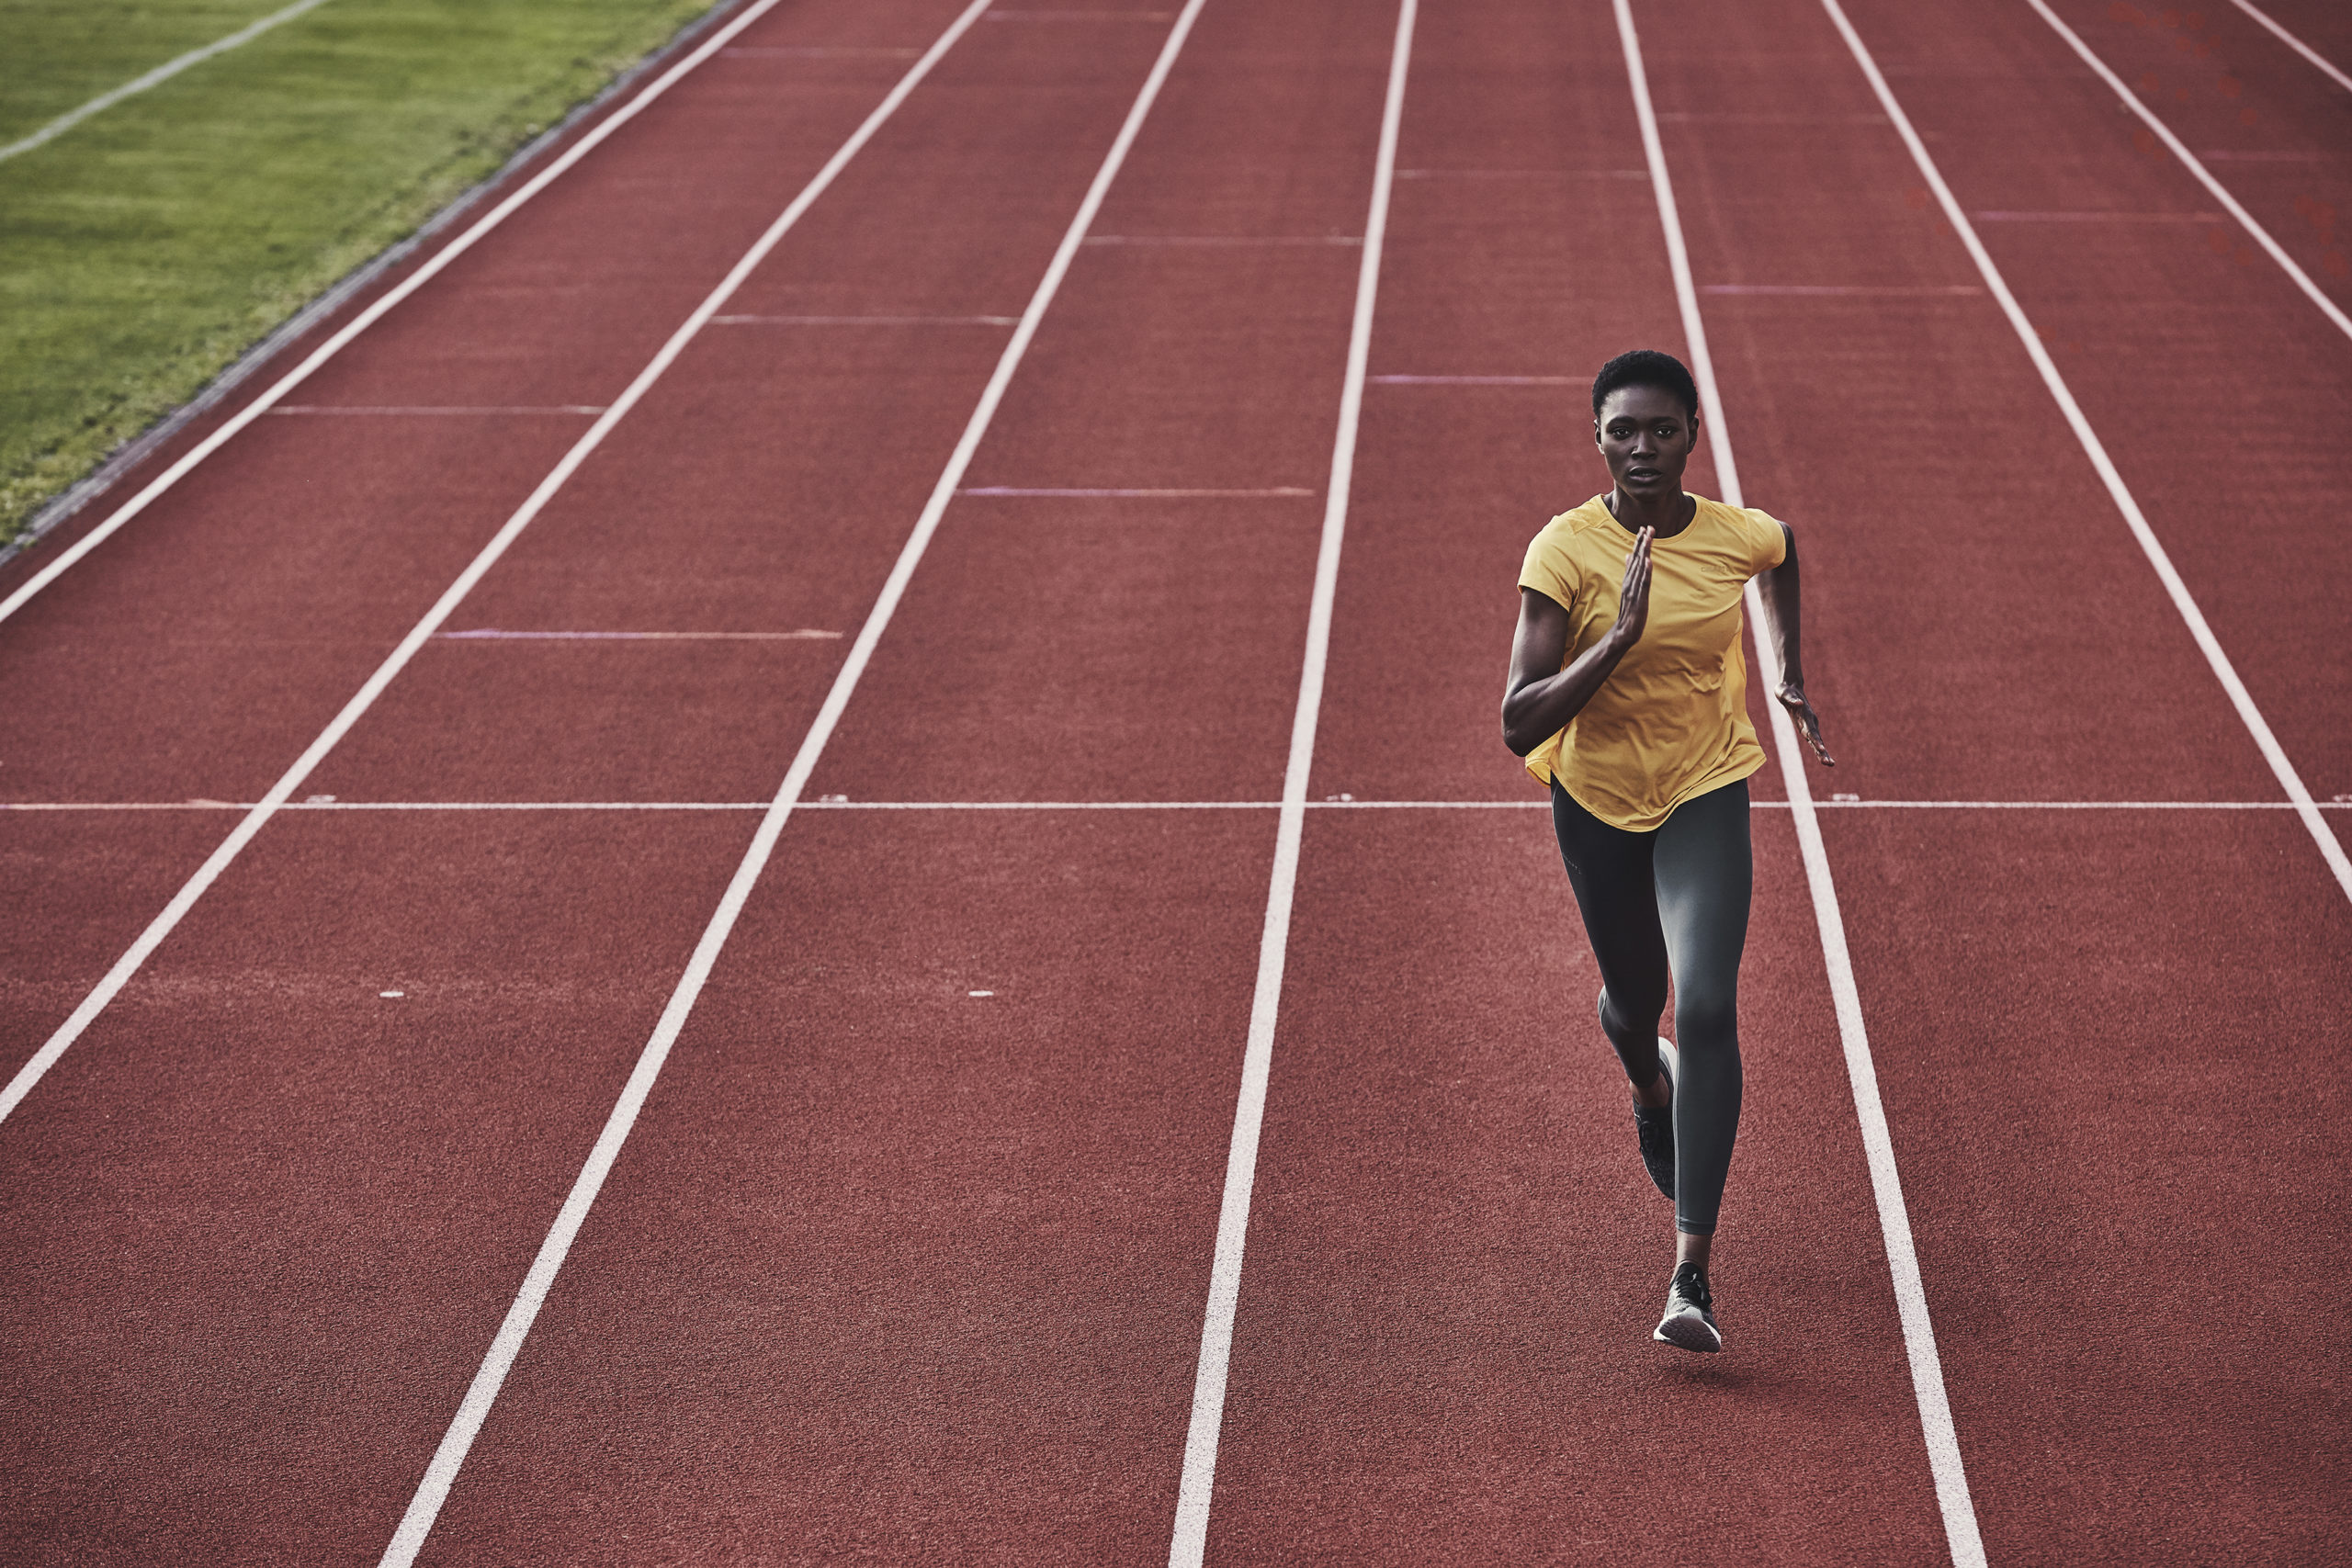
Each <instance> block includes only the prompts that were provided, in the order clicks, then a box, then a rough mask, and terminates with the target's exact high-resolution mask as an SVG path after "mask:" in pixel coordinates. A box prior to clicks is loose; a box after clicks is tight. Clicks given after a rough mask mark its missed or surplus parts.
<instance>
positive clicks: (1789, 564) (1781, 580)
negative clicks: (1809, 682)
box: [1756, 523, 1838, 768]
mask: <svg viewBox="0 0 2352 1568" xmlns="http://www.w3.org/2000/svg"><path fill="white" fill-rule="evenodd" d="M1781 537H1782V538H1783V539H1784V540H1785V541H1786V542H1787V548H1786V550H1785V552H1784V553H1783V554H1782V555H1781V564H1780V565H1778V566H1776V567H1774V568H1772V569H1771V570H1770V571H1767V572H1764V573H1762V574H1761V575H1759V576H1758V578H1757V580H1756V585H1757V589H1758V595H1759V597H1761V598H1762V600H1763V602H1764V625H1763V626H1760V627H1758V631H1759V632H1760V633H1761V634H1762V635H1763V636H1764V637H1769V638H1770V643H1771V648H1772V650H1773V652H1774V654H1775V655H1777V656H1778V659H1779V662H1780V666H1781V683H1780V685H1779V687H1778V688H1777V689H1775V690H1774V692H1773V693H1772V695H1773V697H1774V698H1775V699H1776V700H1777V701H1778V702H1779V703H1780V705H1781V706H1782V707H1784V708H1786V709H1788V710H1789V715H1790V716H1791V717H1792V718H1794V719H1795V720H1796V721H1797V733H1798V734H1800V735H1802V736H1804V743H1805V745H1806V747H1807V748H1808V749H1810V750H1812V752H1813V754H1814V755H1815V757H1816V758H1818V759H1820V761H1821V764H1822V766H1824V767H1826V768H1834V767H1836V766H1837V765H1838V759H1836V758H1835V757H1832V756H1831V755H1830V754H1829V748H1828V747H1826V746H1825V745H1823V744H1822V743H1821V718H1820V716H1818V715H1817V714H1815V712H1814V711H1813V704H1812V703H1810V702H1808V701H1806V700H1805V694H1804V656H1803V639H1802V637H1801V636H1800V626H1801V615H1800V613H1799V602H1798V593H1797V536H1796V530H1794V529H1792V528H1791V527H1790V526H1789V525H1787V524H1785V523H1783V524H1781Z"/></svg>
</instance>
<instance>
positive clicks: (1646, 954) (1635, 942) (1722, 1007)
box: [1552, 779, 1752, 1235]
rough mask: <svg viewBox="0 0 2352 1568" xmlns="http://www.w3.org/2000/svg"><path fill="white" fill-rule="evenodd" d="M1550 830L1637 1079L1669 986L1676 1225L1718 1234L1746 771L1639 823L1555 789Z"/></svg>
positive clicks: (1740, 943) (1735, 1034)
mask: <svg viewBox="0 0 2352 1568" xmlns="http://www.w3.org/2000/svg"><path fill="white" fill-rule="evenodd" d="M1552 826H1553V829H1554V830H1555V831H1556V832H1557V833H1558V834H1559V836H1560V858H1561V859H1562V860H1564V861H1566V862H1567V865H1568V881H1569V883H1570V884H1571V885H1572V886H1574V887H1575V888H1576V890H1577V908H1578V909H1579V910H1581V911H1583V914H1584V930H1585V934H1586V935H1587V936H1589V937H1590V938H1591V939H1592V955H1593V956H1594V957H1595V958H1597V959H1599V960H1600V984H1601V987H1602V989H1601V993H1600V1029H1601V1032H1602V1033H1604V1034H1606V1035H1608V1036H1609V1043H1611V1045H1614V1046H1615V1047H1616V1048H1617V1057H1618V1060H1620V1061H1622V1062H1623V1063H1624V1064H1625V1076H1626V1077H1628V1078H1629V1079H1631V1080H1632V1081H1633V1082H1634V1083H1636V1084H1645V1083H1648V1082H1649V1081H1650V1080H1651V1078H1653V1077H1656V1076H1657V1068H1658V1061H1657V1022H1658V1019H1659V1017H1660V1016H1661V1015H1663V1014H1664V1013H1665V1011H1666V987H1667V981H1668V978H1669V977H1671V979H1672V980H1673V982H1674V1036H1675V1046H1676V1049H1677V1050H1678V1051H1679V1054H1680V1055H1681V1060H1682V1072H1681V1076H1680V1081H1679V1082H1678V1083H1676V1085H1675V1086H1674V1176H1675V1183H1674V1184H1675V1189H1676V1190H1675V1199H1674V1225H1675V1228H1676V1229H1677V1230H1679V1231H1684V1232H1687V1233H1689V1234H1690V1235H1713V1234H1714V1229H1715V1211H1716V1210H1717V1209H1718V1208H1719V1207H1720V1206H1721V1205H1722V1203H1723V1196H1724V1177H1726V1176H1727V1175H1729V1174H1730V1171H1731V1145H1732V1140H1733V1139H1734V1138H1736V1137H1737V1136H1738V1134H1739V1083H1740V1080H1739V955H1740V951H1741V950H1742V949H1743V948H1745V947H1746V946H1747V897H1748V889H1749V885H1750V878H1751V876H1752V870H1751V867H1750V863H1749V860H1748V847H1747V780H1745V779H1742V780H1740V781H1738V782H1737V783H1736V784H1725V785H1724V786H1723V787H1722V788H1721V789H1713V790H1709V791H1708V792H1707V793H1706V794H1704V795H1699V796H1697V797H1696V798H1694V799H1691V800H1686V801H1684V802H1683V803H1682V804H1681V805H1680V806H1678V807H1675V808H1674V814H1673V815H1672V816H1670V817H1668V818H1667V819H1666V821H1665V822H1664V823H1662V824H1660V825H1659V826H1658V828H1657V829H1655V830H1654V831H1651V832H1647V833H1629V832H1627V831H1626V830H1625V829H1623V828H1612V827H1611V826H1610V825H1609V824H1608V823H1606V822H1603V821H1602V820H1600V818H1598V817H1595V816H1594V815H1593V814H1592V813H1591V812H1589V811H1587V810H1586V809H1585V808H1584V807H1581V806H1578V805H1577V803H1576V802H1575V801H1574V800H1572V799H1570V798H1569V796H1568V792H1567V791H1566V790H1564V789H1562V788H1561V787H1560V786H1559V784H1556V783H1555V784H1553V785H1552Z"/></svg>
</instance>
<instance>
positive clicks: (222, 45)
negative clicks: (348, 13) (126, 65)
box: [0, 0, 326, 163]
mask: <svg viewBox="0 0 2352 1568" xmlns="http://www.w3.org/2000/svg"><path fill="white" fill-rule="evenodd" d="M325 4H326V0H295V3H294V4H293V5H291V6H287V7H286V8H285V9H284V10H282V11H272V12H271V13H270V14H269V15H268V16H266V17H262V18H261V20H259V21H257V22H250V23H248V24H246V25H245V26H244V27H242V28H238V29H237V30H236V31H235V32H233V33H231V34H230V35H229V36H228V37H226V38H219V39H213V40H212V41H211V42H210V43H208V44H206V45H205V46H204V47H203V48H201V49H192V50H190V51H187V53H186V54H183V55H181V56H180V57H179V58H178V59H176V60H167V61H165V62H164V63H163V64H161V65H158V66H157V67H155V69H154V70H153V71H150V72H148V73H146V74H145V75H143V76H134V77H132V78H131V79H130V81H128V82H125V83H124V84H123V85H121V86H119V87H117V88H114V89H113V90H112V91H110V92H105V93H100V94H99V95H98V96H96V97H95V98H92V99H91V100H90V101H89V102H88V103H86V104H84V105H83V106H82V107H79V108H75V109H70V110H68V111H67V112H65V113H64V114H62V115H59V116H58V117H57V118H55V119H52V120H51V121H50V122H49V123H48V124H47V125H44V126H42V127H41V128H40V130H36V131H34V132H33V133H32V134H31V135H29V136H27V137H23V138H21V139H19V140H17V141H11V142H9V143H8V144H7V145H6V147H0V163H5V162H6V161H7V160H8V159H10V158H13V157H15V156H16V155H17V153H19V152H31V151H32V150H33V149H34V148H36V147H39V146H41V145H43V144H44V143H47V142H51V141H56V140H57V139H58V138H59V137H61V136H62V135H64V134H65V133H66V132H67V131H69V130H73V129H74V127H75V126H77V125H79V124H81V123H82V122H83V121H84V120H85V119H87V118H90V117H91V116H92V115H94V114H100V113H103V112H104V111H106V110H107V109H110V108H112V107H114V106H115V105H117V104H119V103H120V102H122V100H123V99H125V98H128V97H131V96H136V95H138V94H140V93H143V92H145V91H146V90H147V89H148V88H150V87H156V86H161V85H163V84H164V83H165V82H168V81H170V80H171V79H172V78H173V77H175V76H176V75H178V74H179V73H181V72H183V71H185V70H187V68H188V67H189V66H191V65H201V64H203V63H204V62H206V61H208V60H210V59H211V58H212V57H213V56H215V55H219V54H226V53H228V52H229V51H231V50H232V49H234V48H236V47H237V46H238V45H239V44H243V43H250V42H252V41H253V40H254V39H257V38H259V37H261V35H262V34H264V33H266V32H267V31H269V29H270V28H274V27H277V26H278V25H280V24H281V23H285V22H290V21H292V20H293V19H294V18H295V17H299V16H300V15H301V14H302V13H303V12H305V11H314V10H316V9H318V8H319V7H320V6H323V5H325Z"/></svg>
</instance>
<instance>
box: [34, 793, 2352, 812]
mask: <svg viewBox="0 0 2352 1568" xmlns="http://www.w3.org/2000/svg"><path fill="white" fill-rule="evenodd" d="M256 804H259V802H235V799H134V802H110V799H18V802H0V811H252V808H254V807H256ZM1750 804H1752V807H1755V808H1757V811H1785V808H1788V802H1785V799H1759V802H1750ZM2317 804H2319V808H2322V811H2352V795H2338V797H2335V799H2331V802H2326V799H2324V802H2317ZM767 808H769V802H764V799H332V797H329V799H289V802H285V804H282V807H280V811H767ZM1280 808H1282V802H1280V799H849V797H842V795H819V797H816V799H805V802H799V811H1280ZM1306 808H1307V811H1550V808H1553V802H1547V799H1310V802H1306ZM2293 808H2296V802H2290V799H1853V797H1851V795H1832V797H1830V799H1815V802H1814V811H2293Z"/></svg>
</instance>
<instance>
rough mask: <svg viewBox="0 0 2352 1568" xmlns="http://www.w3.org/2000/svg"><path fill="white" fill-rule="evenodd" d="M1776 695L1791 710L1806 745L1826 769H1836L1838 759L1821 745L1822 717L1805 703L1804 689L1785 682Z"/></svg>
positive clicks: (1809, 704) (1796, 684) (1798, 731)
mask: <svg viewBox="0 0 2352 1568" xmlns="http://www.w3.org/2000/svg"><path fill="white" fill-rule="evenodd" d="M1777 695H1778V696H1779V697H1780V699H1781V706H1782V707H1784V708H1786V709H1788V710H1789V716H1790V717H1792V718H1793V719H1795V720H1796V721H1797V733H1798V734H1800V735H1802V736H1804V743H1805V744H1806V745H1807V746H1808V747H1811V748H1812V750H1813V754H1814V756H1815V759H1816V760H1817V761H1819V762H1820V763H1821V765H1822V766H1823V767H1825V768H1834V767H1836V766H1837V765H1838V759H1837V758H1835V757H1833V756H1831V755H1830V754H1829V748H1828V747H1826V746H1824V745H1823V744H1822V743H1821V716H1820V715H1818V714H1816V713H1815V712H1814V711H1813V705H1812V704H1811V703H1809V702H1807V701H1805V697H1804V687H1803V686H1801V685H1799V684H1798V683H1797V682H1794V681H1783V682H1781V689H1780V691H1779V692H1778V693H1777Z"/></svg>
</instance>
